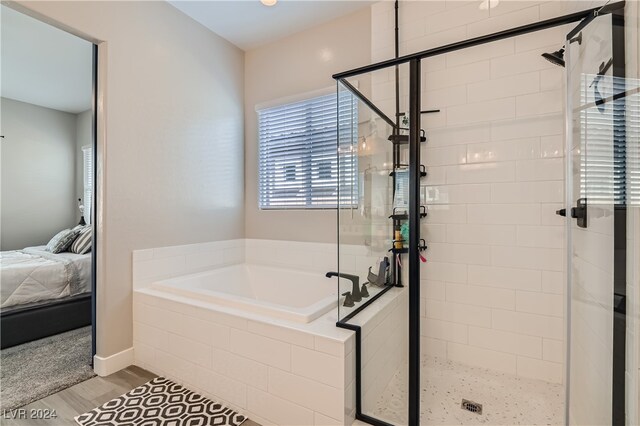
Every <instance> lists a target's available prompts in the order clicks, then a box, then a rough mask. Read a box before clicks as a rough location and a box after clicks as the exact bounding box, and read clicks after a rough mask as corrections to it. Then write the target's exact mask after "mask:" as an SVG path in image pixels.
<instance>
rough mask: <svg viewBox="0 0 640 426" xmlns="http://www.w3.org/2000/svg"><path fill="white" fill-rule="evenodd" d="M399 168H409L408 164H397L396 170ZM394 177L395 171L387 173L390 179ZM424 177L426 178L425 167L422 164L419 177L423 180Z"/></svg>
mask: <svg viewBox="0 0 640 426" xmlns="http://www.w3.org/2000/svg"><path fill="white" fill-rule="evenodd" d="M401 167H409V165H408V164H398V168H401ZM395 175H396V172H395V170H394V171H393V172H390V173H389V176H390V177H394V176H395ZM426 176H427V168H426V167H425V165H424V164H420V177H421V178H423V177H426Z"/></svg>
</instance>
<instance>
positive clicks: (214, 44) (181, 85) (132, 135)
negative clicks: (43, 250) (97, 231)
mask: <svg viewBox="0 0 640 426" xmlns="http://www.w3.org/2000/svg"><path fill="white" fill-rule="evenodd" d="M13 5H15V4H13ZM20 6H23V7H24V8H27V9H30V10H31V11H32V12H33V13H34V14H35V15H36V17H40V18H46V19H48V20H53V21H57V22H58V23H59V24H62V26H65V27H68V28H70V29H73V30H74V31H75V32H77V33H82V34H86V35H87V36H88V37H89V38H91V39H93V40H94V41H106V44H102V45H101V49H103V51H102V53H101V58H106V64H105V63H102V64H101V65H100V68H99V70H100V72H101V75H99V78H100V79H102V80H101V81H102V84H105V87H106V90H105V93H104V118H105V120H106V125H105V128H103V129H102V128H99V129H98V131H99V133H101V134H105V135H106V141H105V146H104V158H103V159H102V161H103V167H104V169H103V172H104V188H103V191H104V196H103V197H104V198H103V201H104V213H103V218H102V219H103V230H104V236H103V241H102V242H98V244H101V245H102V246H103V247H104V252H103V253H98V256H99V258H100V259H104V260H103V264H102V265H98V268H99V271H104V279H103V280H102V281H99V282H98V295H97V296H98V299H97V300H98V306H97V308H98V328H97V333H98V336H97V351H98V355H99V356H101V357H106V356H110V355H113V354H115V353H118V352H120V351H122V350H125V349H128V348H130V347H131V346H132V285H131V252H132V250H133V249H142V248H149V247H160V246H169V245H176V244H187V243H196V242H203V241H212V240H224V239H232V238H241V237H242V236H243V235H244V221H243V217H244V212H243V198H242V188H243V172H242V169H243V147H242V139H243V116H242V114H243V112H242V100H243V81H242V76H243V53H242V51H240V50H239V49H238V48H236V47H235V46H233V45H231V44H230V43H228V42H227V41H225V40H223V39H222V38H220V37H218V36H216V35H215V34H213V33H211V32H210V31H208V30H207V29H205V28H204V27H202V26H200V25H199V24H197V23H195V22H194V21H193V20H191V19H190V18H188V17H187V16H185V15H183V14H182V13H180V12H179V11H177V10H176V9H174V8H173V7H172V6H171V5H169V4H168V3H166V2H22V3H19V4H18V7H20ZM104 49H106V54H105V51H104ZM99 277H100V275H99Z"/></svg>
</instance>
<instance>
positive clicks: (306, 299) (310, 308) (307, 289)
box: [150, 263, 338, 323]
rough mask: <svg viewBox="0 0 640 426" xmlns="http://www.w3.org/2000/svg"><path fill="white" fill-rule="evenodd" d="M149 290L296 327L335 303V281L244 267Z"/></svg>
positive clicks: (168, 281)
mask: <svg viewBox="0 0 640 426" xmlns="http://www.w3.org/2000/svg"><path fill="white" fill-rule="evenodd" d="M150 288H152V289H154V290H160V291H164V292H168V293H172V294H176V295H180V296H186V297H191V298H196V299H198V300H200V301H203V302H209V303H215V304H218V305H223V306H229V307H232V308H237V309H241V310H243V311H247V312H251V313H256V314H261V315H266V316H269V317H273V318H278V319H284V320H288V321H293V322H298V323H308V322H311V321H313V320H315V319H317V318H319V317H321V316H322V315H324V314H325V313H327V312H329V311H330V310H331V309H332V308H335V307H337V303H338V302H337V301H338V295H337V289H336V281H335V280H330V279H327V278H326V277H325V276H324V274H319V273H311V272H303V271H297V270H294V269H285V268H278V267H272V266H262V265H253V264H246V263H242V264H237V265H232V266H227V267H224V268H219V269H213V270H210V271H206V272H201V273H196V274H191V275H185V276H180V277H177V278H170V279H165V280H161V281H156V282H154V283H152V284H151V286H150Z"/></svg>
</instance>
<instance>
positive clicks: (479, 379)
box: [372, 357, 564, 425]
mask: <svg viewBox="0 0 640 426" xmlns="http://www.w3.org/2000/svg"><path fill="white" fill-rule="evenodd" d="M421 373H422V380H421V385H422V392H421V396H420V400H421V401H420V407H421V408H420V423H421V424H428V425H475V424H490V425H514V424H526V425H560V424H562V423H563V421H564V388H563V386H562V385H557V384H552V383H547V382H544V381H541V380H534V379H524V378H520V377H516V376H514V375H511V374H507V373H500V372H496V371H493V370H487V369H484V368H479V367H471V366H468V365H464V364H460V363H456V362H452V361H448V360H444V359H441V358H435V357H426V358H423V360H422V369H421ZM462 398H464V399H467V400H471V401H474V402H477V403H480V404H482V408H483V412H482V414H474V413H470V412H468V411H465V410H463V409H461V408H460V403H461V401H462ZM372 414H373V415H374V416H375V417H377V418H379V419H381V420H386V421H390V422H392V423H394V424H398V425H401V424H407V367H406V366H404V367H403V368H401V369H400V370H399V371H398V372H397V373H396V374H395V375H394V376H393V378H392V379H391V381H390V382H389V385H388V386H387V388H386V389H385V390H384V392H383V393H382V395H380V398H379V399H378V401H377V404H376V408H375V410H374V412H373V413H372Z"/></svg>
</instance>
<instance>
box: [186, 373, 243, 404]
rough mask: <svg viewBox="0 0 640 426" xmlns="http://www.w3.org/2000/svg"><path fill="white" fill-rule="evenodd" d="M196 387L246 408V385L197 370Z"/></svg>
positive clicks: (219, 375) (216, 374)
mask: <svg viewBox="0 0 640 426" xmlns="http://www.w3.org/2000/svg"><path fill="white" fill-rule="evenodd" d="M197 374H198V376H197V379H196V380H197V382H196V383H197V386H198V387H199V388H201V389H203V390H204V391H205V392H207V393H210V394H211V395H214V396H216V397H218V398H222V399H224V400H226V401H229V402H230V403H231V404H234V405H236V406H238V407H241V408H247V385H245V384H244V383H241V382H239V381H237V380H234V379H232V378H230V377H227V376H223V375H221V374H218V373H214V372H213V371H211V370H207V369H204V368H199V369H198V373H197Z"/></svg>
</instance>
